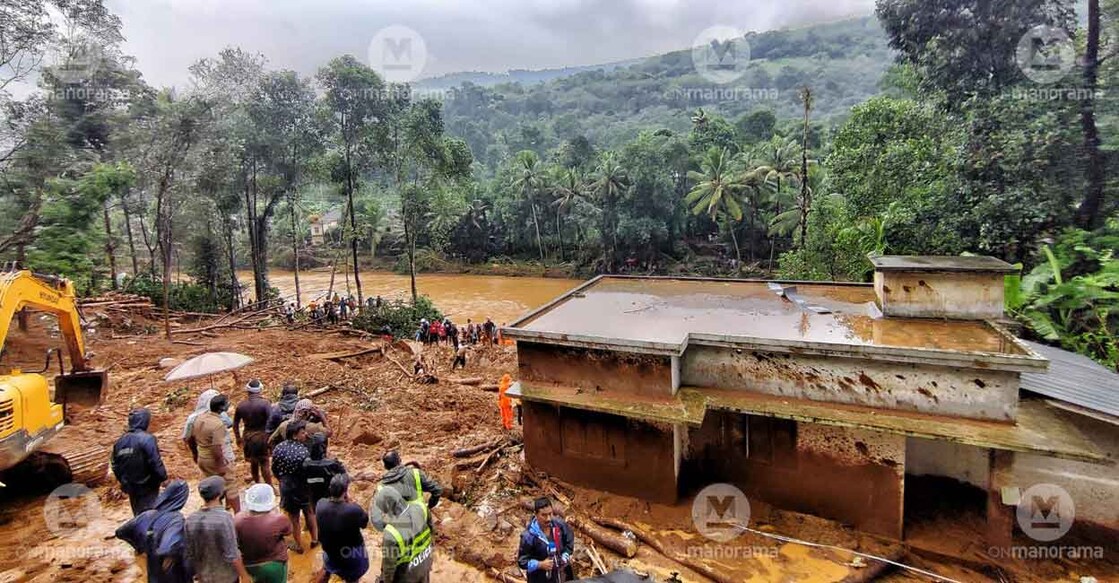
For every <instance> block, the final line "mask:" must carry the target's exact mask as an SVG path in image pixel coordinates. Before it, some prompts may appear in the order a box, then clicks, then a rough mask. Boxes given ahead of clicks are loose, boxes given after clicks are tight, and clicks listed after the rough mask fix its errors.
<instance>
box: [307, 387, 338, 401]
mask: <svg viewBox="0 0 1119 583" xmlns="http://www.w3.org/2000/svg"><path fill="white" fill-rule="evenodd" d="M333 388H334V385H327V386H325V387H319V388H317V389H315V390H313V391H311V392H310V393H307V394H306V395H304V398H306V399H310V398H311V397H317V396H319V395H321V394H323V393H326V392H328V391H330V390H331V389H333Z"/></svg>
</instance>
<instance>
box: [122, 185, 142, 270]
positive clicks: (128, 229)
mask: <svg viewBox="0 0 1119 583" xmlns="http://www.w3.org/2000/svg"><path fill="white" fill-rule="evenodd" d="M121 210H123V211H124V232H125V234H126V235H127V236H128V254H129V256H130V257H131V258H132V277H136V276H137V275H138V274H139V273H140V260H139V259H137V258H136V240H135V239H134V238H133V237H132V214H131V213H130V212H128V205H127V204H126V203H124V202H123V201H122V202H121Z"/></svg>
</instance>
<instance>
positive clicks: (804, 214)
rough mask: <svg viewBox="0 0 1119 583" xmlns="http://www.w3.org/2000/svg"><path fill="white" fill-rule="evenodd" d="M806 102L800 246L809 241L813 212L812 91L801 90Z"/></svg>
mask: <svg viewBox="0 0 1119 583" xmlns="http://www.w3.org/2000/svg"><path fill="white" fill-rule="evenodd" d="M800 97H801V100H802V101H803V102H804V130H803V137H802V140H801V147H800V245H801V247H804V245H805V244H806V243H807V241H808V213H810V212H812V200H811V197H812V192H811V190H810V189H809V188H808V112H809V111H810V110H811V109H812V90H811V89H809V88H808V87H804V88H802V89H801V90H800Z"/></svg>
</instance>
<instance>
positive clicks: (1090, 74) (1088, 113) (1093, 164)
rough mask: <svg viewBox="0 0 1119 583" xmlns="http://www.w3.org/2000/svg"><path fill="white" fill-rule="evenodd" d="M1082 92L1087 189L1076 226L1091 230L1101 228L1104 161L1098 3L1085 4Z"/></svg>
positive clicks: (1081, 120)
mask: <svg viewBox="0 0 1119 583" xmlns="http://www.w3.org/2000/svg"><path fill="white" fill-rule="evenodd" d="M1082 63H1083V66H1084V79H1083V81H1084V92H1083V94H1082V95H1081V97H1080V129H1081V132H1082V134H1083V136H1084V139H1083V147H1084V171H1085V172H1084V177H1085V179H1086V181H1087V183H1088V184H1087V187H1086V188H1085V192H1084V199H1083V200H1082V201H1081V202H1080V206H1079V207H1078V208H1077V210H1076V224H1077V225H1078V226H1079V227H1080V228H1082V229H1092V228H1094V227H1096V226H1098V225H1101V224H1103V217H1102V216H1100V209H1101V208H1102V206H1103V198H1104V183H1105V182H1106V180H1107V178H1106V175H1105V173H1104V167H1105V164H1106V163H1105V161H1104V158H1103V154H1102V153H1101V152H1100V133H1099V128H1097V127H1096V109H1095V108H1096V106H1095V103H1096V90H1097V88H1098V86H1099V79H1098V76H1099V68H1100V0H1088V30H1087V33H1086V35H1085V38H1084V58H1083V61H1082Z"/></svg>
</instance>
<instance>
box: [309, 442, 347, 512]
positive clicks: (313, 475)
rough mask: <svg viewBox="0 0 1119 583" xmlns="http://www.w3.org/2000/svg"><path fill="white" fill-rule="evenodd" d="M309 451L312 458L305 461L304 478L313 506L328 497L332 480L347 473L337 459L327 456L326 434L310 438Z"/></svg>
mask: <svg viewBox="0 0 1119 583" xmlns="http://www.w3.org/2000/svg"><path fill="white" fill-rule="evenodd" d="M310 442H311V443H310V445H309V446H308V449H309V450H310V452H311V456H310V457H308V458H307V459H304V460H303V477H304V479H305V480H306V481H307V488H308V491H309V492H310V494H311V506H312V507H315V506H317V505H318V503H319V500H322V499H323V498H327V497H328V490H329V488H330V480H331V479H332V478H334V476H337V475H339V474H344V473H346V466H344V465H342V462H340V461H338V459H337V458H334V457H330V456H327V455H326V434H323V433H316V434H314V435H312V436H311V437H310Z"/></svg>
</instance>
